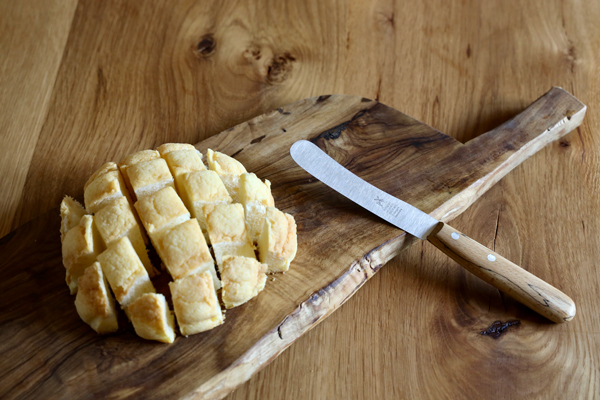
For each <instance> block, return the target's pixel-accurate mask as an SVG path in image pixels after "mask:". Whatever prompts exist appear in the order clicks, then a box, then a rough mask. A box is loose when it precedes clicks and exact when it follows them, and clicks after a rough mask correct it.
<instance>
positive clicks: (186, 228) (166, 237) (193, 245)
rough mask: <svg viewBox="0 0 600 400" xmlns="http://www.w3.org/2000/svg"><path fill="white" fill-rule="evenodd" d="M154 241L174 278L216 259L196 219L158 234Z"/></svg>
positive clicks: (204, 266)
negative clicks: (213, 257) (211, 253)
mask: <svg viewBox="0 0 600 400" xmlns="http://www.w3.org/2000/svg"><path fill="white" fill-rule="evenodd" d="M154 242H155V244H156V247H157V251H158V254H159V255H160V257H161V259H162V261H163V263H164V264H165V266H166V267H167V269H168V270H169V273H170V274H171V276H172V277H173V279H180V278H183V277H184V276H186V275H189V274H191V273H194V272H196V271H198V270H199V269H201V268H203V269H204V270H206V268H208V267H209V266H212V267H213V269H214V261H213V259H212V256H211V255H210V251H209V250H208V246H207V245H206V240H204V235H203V234H202V231H201V230H200V225H198V221H197V220H196V219H190V220H187V221H185V222H183V223H181V224H179V225H177V226H175V227H173V228H171V229H168V230H165V231H162V232H161V233H160V234H158V235H156V237H155V239H154Z"/></svg>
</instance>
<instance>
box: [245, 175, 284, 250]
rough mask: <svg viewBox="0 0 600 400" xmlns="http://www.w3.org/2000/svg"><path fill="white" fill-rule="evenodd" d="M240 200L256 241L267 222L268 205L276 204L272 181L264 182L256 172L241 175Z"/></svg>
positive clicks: (251, 238) (251, 235)
mask: <svg viewBox="0 0 600 400" xmlns="http://www.w3.org/2000/svg"><path fill="white" fill-rule="evenodd" d="M240 202H241V203H242V205H243V206H244V212H245V215H246V226H247V228H248V235H250V240H252V241H253V242H256V241H257V240H258V237H259V236H260V232H261V231H262V227H263V225H264V222H265V214H266V212H267V207H273V206H275V201H274V200H273V195H272V194H271V182H269V181H268V180H267V179H265V181H264V182H262V181H261V180H260V179H258V177H257V176H256V175H255V174H252V173H250V174H249V173H245V174H242V175H241V176H240Z"/></svg>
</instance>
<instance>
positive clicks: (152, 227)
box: [135, 186, 190, 238]
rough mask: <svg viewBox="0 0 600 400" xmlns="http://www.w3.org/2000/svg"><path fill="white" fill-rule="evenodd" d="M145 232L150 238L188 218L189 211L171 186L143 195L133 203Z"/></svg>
mask: <svg viewBox="0 0 600 400" xmlns="http://www.w3.org/2000/svg"><path fill="white" fill-rule="evenodd" d="M135 208H136V210H137V212H138V215H139V216H140V219H141V220H142V224H143V225H144V228H146V232H148V235H150V238H152V235H153V234H154V233H155V232H158V231H160V230H161V229H167V228H170V227H173V226H175V225H179V224H180V223H182V222H184V221H187V220H188V219H190V213H189V211H188V210H187V208H185V205H184V204H183V202H182V201H181V199H180V198H179V196H177V192H175V189H173V188H172V187H170V186H169V187H166V188H164V189H161V190H159V191H158V192H156V193H154V194H151V195H150V196H147V197H144V198H143V199H141V200H138V201H137V202H136V203H135Z"/></svg>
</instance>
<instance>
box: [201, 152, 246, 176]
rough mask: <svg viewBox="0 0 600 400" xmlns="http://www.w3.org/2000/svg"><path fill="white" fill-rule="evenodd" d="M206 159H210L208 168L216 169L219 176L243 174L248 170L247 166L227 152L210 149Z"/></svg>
mask: <svg viewBox="0 0 600 400" xmlns="http://www.w3.org/2000/svg"><path fill="white" fill-rule="evenodd" d="M206 159H207V160H208V168H209V169H210V170H212V171H215V172H216V173H217V174H219V176H221V175H238V176H239V175H241V174H243V173H245V172H248V171H246V168H245V167H244V166H243V165H242V163H241V162H239V161H238V160H236V159H235V158H233V157H229V156H228V155H226V154H223V153H219V152H218V151H212V150H211V149H208V150H207V152H206Z"/></svg>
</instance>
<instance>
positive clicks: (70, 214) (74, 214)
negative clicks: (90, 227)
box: [60, 196, 86, 242]
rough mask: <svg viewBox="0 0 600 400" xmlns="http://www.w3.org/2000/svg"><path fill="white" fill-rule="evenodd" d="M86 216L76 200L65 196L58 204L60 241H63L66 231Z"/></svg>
mask: <svg viewBox="0 0 600 400" xmlns="http://www.w3.org/2000/svg"><path fill="white" fill-rule="evenodd" d="M85 214H86V212H85V208H83V206H82V205H81V203H79V202H78V201H77V200H75V199H74V198H72V197H70V196H65V197H64V198H63V200H62V201H61V203H60V241H61V242H62V241H63V240H64V239H65V235H66V234H67V232H68V231H70V230H71V229H72V228H74V227H75V226H77V225H78V224H79V221H81V217H83V216H84V215H85Z"/></svg>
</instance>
